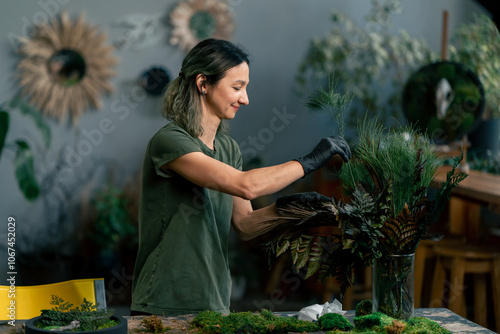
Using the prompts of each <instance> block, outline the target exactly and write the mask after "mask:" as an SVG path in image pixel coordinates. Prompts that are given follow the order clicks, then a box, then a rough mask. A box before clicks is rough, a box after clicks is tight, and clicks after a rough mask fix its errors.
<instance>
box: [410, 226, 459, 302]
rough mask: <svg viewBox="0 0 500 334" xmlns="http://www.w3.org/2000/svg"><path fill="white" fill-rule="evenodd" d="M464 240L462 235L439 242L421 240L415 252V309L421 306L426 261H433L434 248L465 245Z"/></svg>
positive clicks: (449, 236) (450, 236)
mask: <svg viewBox="0 0 500 334" xmlns="http://www.w3.org/2000/svg"><path fill="white" fill-rule="evenodd" d="M465 241H466V238H465V236H462V235H448V236H445V237H444V238H443V239H441V240H439V241H432V240H422V241H420V243H419V244H418V247H417V250H416V251H415V290H414V301H415V303H414V304H415V307H416V308H419V307H423V306H422V294H423V286H424V281H425V264H426V262H427V260H430V259H435V258H436V254H435V253H434V246H437V245H439V246H449V245H454V246H456V245H459V244H465Z"/></svg>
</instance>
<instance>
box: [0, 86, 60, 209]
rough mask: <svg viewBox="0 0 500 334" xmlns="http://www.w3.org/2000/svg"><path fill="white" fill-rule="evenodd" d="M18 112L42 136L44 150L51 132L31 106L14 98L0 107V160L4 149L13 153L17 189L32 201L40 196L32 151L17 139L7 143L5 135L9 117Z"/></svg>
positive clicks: (26, 143)
mask: <svg viewBox="0 0 500 334" xmlns="http://www.w3.org/2000/svg"><path fill="white" fill-rule="evenodd" d="M16 110H17V111H19V112H20V113H21V114H22V115H25V116H28V117H29V118H30V119H31V120H32V121H33V122H34V124H35V126H36V128H37V129H38V130H39V132H40V134H41V135H42V140H43V142H44V148H45V149H48V148H49V147H50V143H51V131H50V127H49V125H48V124H47V123H46V122H45V120H44V119H43V117H42V116H41V114H40V113H39V112H38V110H36V109H35V108H34V107H33V106H31V105H30V104H29V103H27V102H26V101H25V100H23V99H22V98H21V97H19V96H16V97H15V98H13V99H12V100H10V101H9V102H7V103H4V104H2V105H1V106H0V158H1V156H2V153H3V150H4V148H7V149H10V150H12V151H14V152H15V158H14V171H15V177H16V180H17V184H18V186H19V189H20V190H21V192H22V194H23V196H24V197H25V198H26V199H27V200H29V201H33V200H35V199H36V198H38V196H39V194H40V186H39V184H38V181H37V178H36V172H35V160H34V159H35V158H34V153H33V150H32V149H31V146H30V145H29V143H28V141H26V140H24V139H17V140H15V141H14V142H13V143H11V142H8V141H7V135H8V132H9V128H10V119H11V117H10V115H11V113H13V112H14V111H16Z"/></svg>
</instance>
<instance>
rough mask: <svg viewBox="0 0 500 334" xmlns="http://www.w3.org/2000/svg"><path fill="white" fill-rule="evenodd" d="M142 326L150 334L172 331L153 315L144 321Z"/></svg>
mask: <svg viewBox="0 0 500 334" xmlns="http://www.w3.org/2000/svg"><path fill="white" fill-rule="evenodd" d="M141 325H143V326H144V327H146V329H147V330H148V331H149V332H151V333H154V334H160V333H163V332H165V331H167V330H169V329H170V328H169V327H166V326H163V322H162V321H161V319H160V318H158V316H156V315H152V316H149V317H146V318H144V319H142V321H141Z"/></svg>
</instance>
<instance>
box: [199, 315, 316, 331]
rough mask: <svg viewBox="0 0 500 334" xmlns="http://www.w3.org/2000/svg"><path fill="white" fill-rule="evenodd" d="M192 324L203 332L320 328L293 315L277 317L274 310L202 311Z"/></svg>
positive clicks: (307, 329)
mask: <svg viewBox="0 0 500 334" xmlns="http://www.w3.org/2000/svg"><path fill="white" fill-rule="evenodd" d="M191 324H192V325H193V326H194V327H195V328H197V329H198V330H200V331H201V332H202V333H208V334H218V333H252V334H257V333H262V334H265V333H289V332H314V331H318V330H319V329H320V328H319V326H318V324H317V323H313V322H309V321H303V320H298V319H296V318H292V317H277V316H275V315H274V314H272V312H270V311H267V310H263V311H262V312H261V313H252V312H235V313H231V314H229V315H227V316H223V315H221V314H220V313H217V312H213V311H203V312H200V313H199V314H198V315H197V316H196V317H195V318H194V319H193V321H192V322H191Z"/></svg>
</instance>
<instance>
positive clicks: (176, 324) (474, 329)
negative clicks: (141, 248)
mask: <svg viewBox="0 0 500 334" xmlns="http://www.w3.org/2000/svg"><path fill="white" fill-rule="evenodd" d="M297 313H298V312H276V314H277V315H280V316H296V315H297ZM345 316H346V318H347V319H349V321H350V322H351V323H353V318H354V311H353V310H350V311H347V313H346V314H345ZM414 316H420V317H426V318H428V319H431V320H434V321H436V322H438V323H439V324H440V325H441V326H443V327H445V328H446V329H448V330H449V331H450V332H452V333H460V334H471V333H474V334H494V332H493V331H491V330H489V329H487V328H484V327H482V326H479V325H478V324H475V323H473V322H472V321H469V320H467V319H465V318H462V317H461V316H459V315H457V314H455V313H453V312H451V311H450V310H448V309H446V308H427V309H425V308H422V309H415V312H414ZM126 318H127V319H128V323H129V328H128V331H129V333H130V332H131V330H133V329H134V328H138V327H137V326H138V324H140V322H141V321H142V319H143V318H144V317H126ZM162 319H163V320H164V324H165V325H167V326H169V327H170V328H172V329H171V330H169V331H168V332H167V333H168V334H180V333H196V332H195V331H192V330H189V321H191V320H192V319H193V316H189V315H188V316H180V317H162ZM317 333H318V334H319V333H325V332H317Z"/></svg>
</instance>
